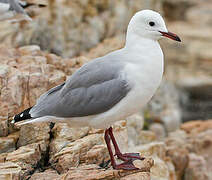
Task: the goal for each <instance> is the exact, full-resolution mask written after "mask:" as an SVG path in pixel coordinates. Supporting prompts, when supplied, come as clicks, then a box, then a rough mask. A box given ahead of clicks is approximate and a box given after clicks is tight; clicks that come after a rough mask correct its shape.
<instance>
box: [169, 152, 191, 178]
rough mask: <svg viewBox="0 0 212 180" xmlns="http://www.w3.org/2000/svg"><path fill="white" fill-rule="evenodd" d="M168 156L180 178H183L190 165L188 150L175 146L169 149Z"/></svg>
mask: <svg viewBox="0 0 212 180" xmlns="http://www.w3.org/2000/svg"><path fill="white" fill-rule="evenodd" d="M167 156H169V157H170V158H171V160H172V162H173V164H174V166H175V171H176V175H177V177H178V179H181V178H182V176H183V174H184V173H185V169H186V167H187V166H188V162H189V157H188V151H187V150H186V149H184V148H174V149H169V150H167Z"/></svg>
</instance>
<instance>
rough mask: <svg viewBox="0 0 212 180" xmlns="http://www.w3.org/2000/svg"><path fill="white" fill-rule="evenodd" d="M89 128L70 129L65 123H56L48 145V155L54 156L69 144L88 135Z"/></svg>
mask: <svg viewBox="0 0 212 180" xmlns="http://www.w3.org/2000/svg"><path fill="white" fill-rule="evenodd" d="M88 131H89V128H87V127H85V128H71V126H69V124H66V123H56V124H55V126H54V128H53V129H52V135H53V138H54V139H53V140H52V141H51V144H50V154H51V155H54V154H55V153H58V152H59V151H60V150H62V149H63V148H64V147H66V146H67V145H68V144H69V143H71V142H73V141H75V140H77V139H80V138H83V137H84V136H86V135H88Z"/></svg>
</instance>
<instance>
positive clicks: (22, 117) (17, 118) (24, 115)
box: [12, 107, 32, 123]
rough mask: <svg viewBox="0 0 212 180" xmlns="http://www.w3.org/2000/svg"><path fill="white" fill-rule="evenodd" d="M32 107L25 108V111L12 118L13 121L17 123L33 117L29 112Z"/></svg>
mask: <svg viewBox="0 0 212 180" xmlns="http://www.w3.org/2000/svg"><path fill="white" fill-rule="evenodd" d="M31 108H32V107H30V108H28V109H25V110H24V111H23V112H21V113H19V114H16V115H15V116H14V118H13V120H12V123H17V122H20V121H23V120H26V119H30V118H32V117H31V115H30V114H29V111H30V110H31Z"/></svg>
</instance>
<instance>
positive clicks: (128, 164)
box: [113, 159, 139, 170]
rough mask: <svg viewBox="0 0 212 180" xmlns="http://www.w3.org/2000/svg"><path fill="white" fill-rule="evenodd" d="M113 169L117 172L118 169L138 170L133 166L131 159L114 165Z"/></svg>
mask: <svg viewBox="0 0 212 180" xmlns="http://www.w3.org/2000/svg"><path fill="white" fill-rule="evenodd" d="M113 168H114V169H117V170H120V169H123V170H139V168H137V167H135V166H134V164H133V160H132V159H131V160H128V161H125V162H123V163H121V164H118V165H115V166H114V167H113Z"/></svg>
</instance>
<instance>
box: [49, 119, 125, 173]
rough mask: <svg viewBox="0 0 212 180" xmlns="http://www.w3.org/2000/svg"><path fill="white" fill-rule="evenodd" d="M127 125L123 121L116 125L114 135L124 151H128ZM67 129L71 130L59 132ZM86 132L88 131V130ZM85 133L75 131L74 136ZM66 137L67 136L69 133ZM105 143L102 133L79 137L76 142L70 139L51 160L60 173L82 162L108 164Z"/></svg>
mask: <svg viewBox="0 0 212 180" xmlns="http://www.w3.org/2000/svg"><path fill="white" fill-rule="evenodd" d="M125 125H126V123H125V122H124V121H123V122H119V123H118V124H117V125H116V126H114V136H115V137H116V140H117V142H118V144H119V147H120V149H121V150H122V151H123V152H126V151H127V130H126V127H124V126H125ZM59 127H60V126H59ZM56 129H57V127H55V129H54V130H55V131H56ZM85 130H86V129H85ZM67 131H69V130H68V129H67V130H65V131H64V130H63V131H62V132H60V131H59V134H60V135H61V134H63V133H64V132H67ZM73 132H74V131H73ZM84 132H85V133H87V132H88V130H86V131H84ZM85 133H84V134H83V131H82V134H81V135H80V133H79V132H78V133H76V132H75V133H74V134H73V136H72V138H74V137H83V136H84V135H85ZM64 137H65V138H67V137H68V133H67V135H65V136H64ZM65 141H67V140H65ZM104 143H105V142H104V137H103V134H102V133H99V134H89V135H88V136H85V137H83V138H81V139H77V140H75V141H74V142H70V141H69V142H68V143H67V144H66V145H64V147H60V148H62V149H60V150H59V151H58V152H57V153H56V154H53V153H52V155H51V159H50V162H51V164H52V165H54V166H55V168H56V169H57V171H59V172H60V173H64V172H67V171H68V170H69V169H70V168H71V167H76V166H79V165H81V164H94V163H95V164H97V165H100V164H106V163H107V161H108V160H109V154H108V151H107V148H106V145H105V144H104ZM53 145H54V144H51V147H54V146H53ZM56 145H57V144H56ZM59 145H60V143H59ZM55 147H57V146H55Z"/></svg>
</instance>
